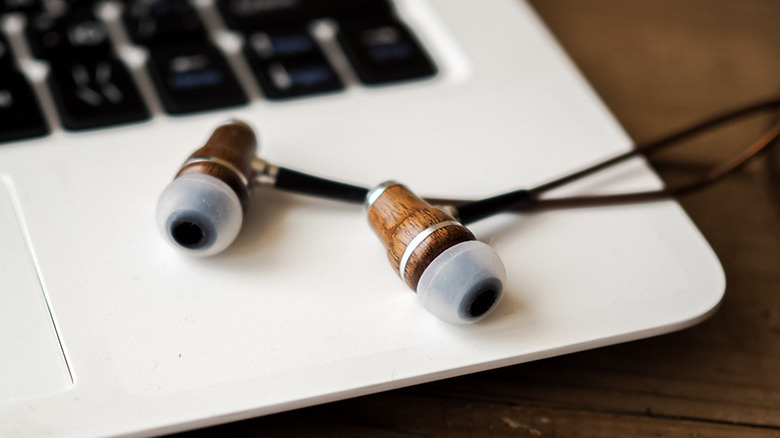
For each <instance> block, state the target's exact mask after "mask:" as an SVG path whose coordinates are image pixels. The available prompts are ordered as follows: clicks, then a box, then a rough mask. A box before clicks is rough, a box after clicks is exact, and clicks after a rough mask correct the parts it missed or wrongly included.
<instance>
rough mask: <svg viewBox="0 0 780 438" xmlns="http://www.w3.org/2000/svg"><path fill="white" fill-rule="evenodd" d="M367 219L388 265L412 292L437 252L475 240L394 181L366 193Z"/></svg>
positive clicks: (454, 220) (466, 230) (455, 223)
mask: <svg viewBox="0 0 780 438" xmlns="http://www.w3.org/2000/svg"><path fill="white" fill-rule="evenodd" d="M368 221H369V223H370V224H371V227H372V228H373V229H374V232H375V233H376V235H377V236H378V237H379V239H380V240H381V241H382V243H384V245H385V248H387V257H388V258H389V259H390V264H391V265H392V266H393V268H394V269H395V271H396V272H397V273H398V275H399V276H400V277H401V279H402V280H403V281H404V282H405V283H406V284H407V285H408V286H409V287H410V288H412V290H414V291H417V284H418V283H419V281H420V277H421V276H422V274H423V272H424V271H425V268H427V267H428V265H429V264H430V263H431V262H432V261H433V260H434V259H435V258H436V257H437V256H438V255H439V254H441V253H442V252H444V251H445V250H446V249H447V248H449V247H451V246H453V245H456V244H458V243H461V242H466V241H469V240H475V239H476V238H475V237H474V234H472V233H471V231H469V229H468V228H466V227H464V226H463V225H461V224H460V223H459V222H457V220H456V219H455V218H454V217H452V216H450V215H449V214H447V213H445V212H444V211H443V210H441V209H439V208H436V207H433V206H431V205H430V204H428V203H427V202H425V201H424V200H422V199H421V198H419V197H418V196H417V195H415V194H414V193H412V192H411V191H410V190H409V189H408V188H406V187H404V186H403V185H401V184H398V183H395V182H387V183H384V184H382V185H380V186H379V187H377V188H376V189H374V190H373V191H372V192H371V193H369V195H368Z"/></svg>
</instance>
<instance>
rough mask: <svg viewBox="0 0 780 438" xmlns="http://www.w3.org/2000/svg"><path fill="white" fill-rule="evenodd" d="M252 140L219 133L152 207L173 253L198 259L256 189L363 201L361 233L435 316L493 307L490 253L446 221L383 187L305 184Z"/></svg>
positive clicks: (400, 191) (245, 133)
mask: <svg viewBox="0 0 780 438" xmlns="http://www.w3.org/2000/svg"><path fill="white" fill-rule="evenodd" d="M256 150H257V139H256V137H255V135H254V132H253V130H252V128H251V127H250V126H249V125H248V124H246V123H244V122H241V121H230V122H227V123H225V124H223V125H221V126H219V127H218V128H217V129H216V130H215V131H214V133H213V134H212V135H211V137H210V138H209V139H208V140H207V141H206V143H205V144H204V145H203V146H202V147H201V148H200V149H198V150H196V151H195V152H194V153H193V154H192V155H191V156H190V157H189V158H188V159H187V160H186V161H185V162H184V164H183V165H182V166H181V168H180V169H179V171H178V173H177V174H176V177H175V179H174V180H173V182H172V183H171V184H169V185H168V187H167V188H166V189H165V190H164V191H163V193H162V195H161V196H160V199H159V202H158V205H157V223H158V226H159V228H160V230H161V232H162V234H163V236H164V237H165V238H166V239H167V240H168V241H169V242H171V244H173V245H174V246H175V247H177V248H179V249H181V250H183V251H185V252H187V253H190V254H194V255H200V256H208V255H213V254H216V253H218V252H220V251H222V250H224V249H225V248H227V247H228V246H229V245H230V244H231V243H232V242H233V240H234V239H235V238H236V236H237V235H238V232H239V230H240V229H241V224H242V222H243V212H244V210H245V209H246V207H247V205H248V203H249V199H250V196H249V195H250V192H251V189H252V187H253V186H255V185H258V184H265V185H271V186H273V187H276V188H280V189H285V190H291V191H296V192H302V193H306V194H311V195H318V196H324V197H328V198H333V199H340V200H345V201H351V202H362V203H363V202H364V203H365V205H366V209H367V212H368V220H369V223H370V224H371V227H372V228H373V229H374V231H375V232H376V234H377V236H379V238H380V240H381V241H382V242H383V244H384V245H385V247H386V248H387V254H388V258H389V259H390V263H391V265H392V266H393V268H394V269H395V270H396V272H397V273H398V275H399V276H400V277H401V279H402V280H403V281H404V282H405V283H406V284H407V285H408V286H409V287H410V288H411V289H412V290H414V291H416V292H417V294H418V297H419V298H420V300H421V302H422V303H423V305H424V306H425V308H426V309H428V310H429V311H430V312H431V313H433V314H434V315H436V316H437V317H439V318H441V319H443V320H445V321H448V322H453V323H468V322H474V321H477V320H479V319H481V318H483V317H484V316H486V315H487V314H488V313H489V312H490V310H492V309H493V308H494V307H495V305H496V303H498V301H499V299H500V297H501V294H502V291H503V284H504V281H505V276H506V273H505V270H504V266H503V264H502V262H501V259H500V258H499V257H498V255H497V254H496V252H495V251H494V250H493V249H492V248H491V247H490V246H488V245H487V244H485V243H483V242H480V241H477V240H476V239H475V237H474V235H473V234H472V233H471V232H470V231H469V230H468V228H466V227H465V226H463V225H462V224H461V223H460V222H458V221H457V220H456V219H455V218H454V217H453V216H452V215H451V214H449V213H447V212H446V211H444V210H443V209H440V208H436V207H433V206H431V205H430V204H428V203H427V202H425V201H424V200H423V199H421V198H419V197H417V196H416V195H414V194H413V193H412V192H411V191H409V190H408V189H407V188H406V187H404V186H402V185H400V184H398V183H395V182H386V183H383V184H381V185H379V186H378V187H376V188H374V189H373V190H370V191H369V190H368V189H365V188H362V187H357V186H353V185H349V184H343V183H339V182H336V181H332V180H327V179H323V178H318V177H314V176H311V175H307V174H304V173H301V172H297V171H294V170H291V169H287V168H284V167H279V166H274V165H271V164H269V163H268V162H266V161H264V160H261V159H259V158H257V156H256Z"/></svg>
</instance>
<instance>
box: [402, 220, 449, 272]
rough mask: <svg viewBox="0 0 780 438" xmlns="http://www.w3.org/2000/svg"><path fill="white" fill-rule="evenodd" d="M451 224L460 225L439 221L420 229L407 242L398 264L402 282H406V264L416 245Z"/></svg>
mask: <svg viewBox="0 0 780 438" xmlns="http://www.w3.org/2000/svg"><path fill="white" fill-rule="evenodd" d="M451 226H462V225H461V224H460V223H459V222H455V221H444V222H439V223H438V224H433V225H431V226H430V227H428V228H426V229H424V230H422V231H420V232H419V233H418V234H417V235H416V236H414V239H412V241H411V242H409V245H407V246H406V249H405V250H404V255H403V256H401V263H400V264H399V265H398V274H399V275H400V276H401V279H402V280H403V281H404V283H406V265H407V263H409V259H410V258H411V257H412V253H413V252H414V250H416V249H417V247H418V246H420V244H421V243H423V241H424V240H425V239H427V238H428V236H430V235H431V234H433V233H435V232H436V231H437V230H440V229H442V228H445V227H451Z"/></svg>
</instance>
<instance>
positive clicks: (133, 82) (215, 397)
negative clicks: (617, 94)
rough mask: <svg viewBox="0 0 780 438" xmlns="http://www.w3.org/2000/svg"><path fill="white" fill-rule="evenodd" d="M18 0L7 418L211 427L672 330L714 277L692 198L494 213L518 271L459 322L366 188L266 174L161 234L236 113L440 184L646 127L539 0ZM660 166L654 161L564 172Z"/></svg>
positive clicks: (368, 175)
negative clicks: (332, 193)
mask: <svg viewBox="0 0 780 438" xmlns="http://www.w3.org/2000/svg"><path fill="white" fill-rule="evenodd" d="M91 3H95V4H94V5H92V4H91ZM85 4H88V5H87V6H85ZM0 5H3V6H2V8H3V13H4V14H3V38H2V39H1V40H0V42H1V43H2V45H1V46H0V47H4V50H0V127H2V130H0V138H2V139H3V142H2V143H0V351H2V360H0V435H2V436H58V437H62V436H95V435H100V436H124V435H128V436H145V435H154V434H161V433H167V432H175V431H180V430H187V429H192V428H197V427H203V426H207V425H211V424H216V423H221V422H227V421H231V420H238V419H242V418H248V417H252V416H258V415H265V414H270V413H274V412H280V411H284V410H288V409H294V408H299V407H303V406H308V405H313V404H318V403H325V402H328V401H332V400H338V399H344V398H348V397H354V396H358V395H362V394H368V393H373V392H377V391H383V390H387V389H392V388H398V387H401V386H406V385H413V384H417V383H421V382H426V381H431V380H435V379H443V378H447V377H450V376H456V375H462V374H466V373H471V372H475V371H481V370H486V369H490V368H495V367H500V366H506V365H510V364H517V363H521V362H525V361H530V360H535V359H540V358H544V357H549V356H554V355H559V354H564V353H569V352H574V351H578V350H583V349H587V348H593V347H598V346H603V345H607V344H612V343H616V342H624V341H628V340H632V339H638V338H641V337H646V336H651V335H656V334H660V333H665V332H669V331H673V330H677V329H680V328H683V327H686V326H689V325H691V324H694V323H696V322H698V321H700V320H702V319H703V318H705V317H707V316H708V315H709V314H710V313H711V312H713V309H715V307H716V306H717V305H718V303H719V301H720V300H721V297H722V295H723V292H724V288H725V281H724V276H723V272H722V269H721V267H720V265H719V263H718V261H717V259H716V257H715V256H714V254H713V252H712V250H711V249H710V248H709V246H708V245H707V243H706V242H705V241H704V239H703V238H702V236H701V235H700V234H699V232H698V231H697V229H696V228H695V226H694V225H693V224H692V223H691V221H690V220H689V219H688V217H687V216H686V215H685V213H684V212H683V211H682V210H681V208H680V207H679V206H678V205H677V204H676V203H675V202H674V201H665V202H658V203H648V204H641V205H631V206H620V207H609V208H583V209H568V210H564V211H547V212H544V213H534V214H525V215H517V214H501V215H498V216H495V217H493V218H490V219H486V220H483V221H481V222H479V223H477V224H475V225H474V226H472V227H471V229H472V231H473V232H474V233H475V235H476V236H477V238H478V239H480V240H482V241H484V242H486V243H488V244H489V245H490V246H491V247H492V248H493V249H495V251H496V252H497V253H498V254H499V256H500V257H501V258H502V260H503V263H504V265H505V266H506V270H507V283H506V286H505V292H504V297H503V298H502V300H501V301H500V302H499V303H498V305H497V308H496V310H495V311H494V312H493V313H492V314H490V315H489V316H488V317H487V318H485V319H483V320H482V321H480V322H478V323H476V324H471V325H467V326H458V325H452V324H449V323H446V322H444V321H441V320H439V319H437V318H436V317H434V316H432V315H431V314H430V313H428V312H427V311H426V310H425V309H424V308H423V306H421V305H420V303H419V302H418V300H417V298H416V296H415V294H414V293H413V292H412V291H411V290H409V289H408V288H407V287H406V286H405V285H404V283H403V282H402V281H401V280H400V279H399V278H398V276H397V275H396V274H395V273H394V272H393V270H392V269H391V267H390V266H389V265H388V263H387V260H386V256H385V250H384V249H383V247H382V245H381V244H380V242H379V240H378V239H377V238H376V236H375V235H374V234H373V232H372V231H371V229H370V227H369V225H368V223H367V220H366V217H365V211H364V209H363V208H362V207H361V206H355V205H352V204H347V203H340V202H333V201H329V200H323V199H316V198H311V197H307V196H303V195H297V194H292V193H287V192H281V191H275V190H272V189H260V190H256V191H255V192H254V193H253V194H252V199H251V202H250V206H249V208H248V210H247V212H246V216H245V219H244V224H243V227H242V229H241V232H240V233H239V235H238V237H237V239H236V240H235V242H234V243H233V244H232V245H231V246H230V247H228V249H227V250H226V251H224V252H223V253H221V254H218V255H216V256H213V257H209V258H197V257H192V256H189V255H186V254H182V253H181V252H179V251H177V250H176V249H175V248H173V247H171V246H170V245H168V244H167V243H166V241H165V240H164V239H163V238H162V237H161V236H160V234H159V232H158V230H157V229H156V225H155V205H156V203H157V199H158V197H159V195H160V193H161V192H162V191H163V189H164V188H165V187H166V185H167V184H168V183H169V182H170V181H171V180H172V178H173V176H174V174H175V172H176V170H177V169H178V167H179V166H180V165H181V163H182V162H183V161H184V160H185V159H186V157H187V156H188V155H189V154H190V153H191V152H192V151H193V150H195V149H196V148H197V147H199V146H200V145H201V144H202V143H203V142H204V141H205V140H206V139H207V138H208V136H209V135H210V133H211V131H212V130H213V129H214V128H215V127H217V126H218V125H219V124H220V123H222V122H223V121H225V120H227V119H230V118H239V119H242V120H246V121H248V122H249V123H251V124H252V125H253V126H254V127H255V129H256V132H257V135H258V137H259V139H260V143H261V144H260V155H261V156H262V157H263V158H264V159H266V160H269V161H271V162H273V163H276V164H278V165H283V166H287V167H291V168H294V169H299V170H302V171H306V172H310V173H313V174H315V175H320V176H326V177H333V178H337V179H340V180H342V181H346V182H351V183H355V184H361V185H366V186H372V185H376V184H378V183H380V182H382V181H385V180H388V179H393V180H397V181H400V182H402V183H404V184H405V185H406V186H407V187H409V188H411V189H412V190H415V191H416V192H418V193H419V194H421V195H425V196H432V197H448V198H479V197H485V196H489V195H493V194H497V193H501V192H503V191H506V190H509V189H514V188H521V187H529V186H532V185H535V184H539V183H543V182H545V181H548V180H550V179H552V178H554V177H557V176H561V175H563V174H566V173H567V172H570V171H573V170H576V169H578V168H581V167H583V166H585V165H588V164H592V163H595V162H597V161H599V160H601V159H604V158H607V157H609V156H611V155H613V154H616V153H619V152H623V151H626V150H628V149H629V148H630V147H631V140H630V139H629V138H628V137H627V135H626V134H625V132H624V131H623V130H622V129H621V127H620V126H619V125H618V123H617V122H616V121H615V119H614V118H613V117H612V116H611V115H610V113H609V111H608V110H607V109H606V108H605V107H604V105H603V104H602V103H601V102H600V101H599V99H598V97H597V96H596V95H595V94H594V92H593V91H592V90H591V88H590V87H589V86H588V84H587V83H586V81H585V80H584V79H583V77H582V76H581V75H580V74H579V73H578V71H577V70H576V68H575V66H574V65H573V64H572V63H571V61H570V60H569V59H567V57H566V56H565V54H564V53H563V51H562V50H561V49H560V47H558V46H557V45H556V43H555V41H554V38H553V37H552V36H551V35H550V33H549V32H548V30H547V29H545V27H544V25H543V24H542V23H541V21H540V20H539V18H538V17H537V16H536V15H535V13H534V12H533V10H532V9H531V8H530V7H529V6H528V5H527V4H526V3H524V2H521V1H516V0H491V1H481V2H477V1H474V0H396V1H394V2H392V3H389V2H383V1H376V2H375V1H366V0H363V1H358V2H355V1H346V0H345V1H333V2H318V1H303V0H279V1H270V0H245V1H232V0H226V1H222V0H217V1H215V0H197V1H194V2H190V3H188V2H186V1H184V2H177V1H157V2H138V1H124V2H122V1H109V2H71V4H70V5H69V7H63V5H61V4H56V2H46V4H45V5H43V8H45V9H46V10H47V11H49V12H47V13H45V14H44V15H43V16H42V15H40V14H41V11H40V7H41V5H40V4H39V2H36V1H26V0H25V1H9V0H6V1H5V2H0ZM93 6H94V8H93ZM53 10H54V11H55V12H57V11H56V10H59V13H58V14H56V13H55V14H54V15H52V12H51V11H53ZM372 47H374V48H376V47H380V48H379V49H378V52H375V53H373V55H377V53H379V55H377V56H379V58H376V57H374V58H372V56H373V55H371V54H370V53H368V52H367V51H369V50H371V48H372ZM9 48H10V49H9ZM11 120H13V122H11ZM660 184H661V183H660V181H659V179H658V178H657V177H656V175H655V174H654V173H653V172H652V171H651V170H649V168H648V166H647V165H646V163H645V162H644V161H643V160H642V159H635V160H633V161H630V162H628V163H625V164H623V165H620V166H618V167H616V168H614V169H611V170H609V171H606V172H603V173H601V174H599V175H597V176H594V177H590V178H588V179H586V180H584V181H582V182H579V183H577V184H573V185H571V186H568V187H565V188H562V189H558V190H557V191H556V192H555V193H551V194H550V196H558V195H564V194H581V193H582V194H584V193H609V192H618V191H626V190H636V189H650V188H656V187H659V186H660Z"/></svg>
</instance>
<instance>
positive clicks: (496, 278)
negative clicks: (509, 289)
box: [417, 240, 506, 324]
mask: <svg viewBox="0 0 780 438" xmlns="http://www.w3.org/2000/svg"><path fill="white" fill-rule="evenodd" d="M505 280H506V270H505V269H504V264H503V263H502V262H501V259H500V258H499V257H498V254H496V252H495V251H494V250H493V248H491V247H490V246H489V245H487V244H486V243H484V242H480V241H478V240H471V241H468V242H462V243H459V244H457V245H455V246H453V247H451V248H448V249H447V250H446V251H444V252H443V253H441V254H440V255H439V256H438V257H436V258H435V259H434V260H433V261H432V262H431V264H430V265H428V268H427V269H425V272H423V274H422V276H421V277H420V282H419V283H418V284H417V295H418V297H419V299H420V301H421V302H422V304H423V306H425V308H426V309H428V311H429V312H431V313H433V314H434V315H436V316H437V317H438V318H440V319H442V320H444V321H447V322H451V323H455V324H466V323H471V322H475V321H478V320H480V319H482V318H484V317H485V316H487V315H488V314H489V313H490V312H491V311H492V310H493V309H494V308H495V307H496V304H498V302H499V300H500V299H501V295H502V293H503V290H504V282H505Z"/></svg>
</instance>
